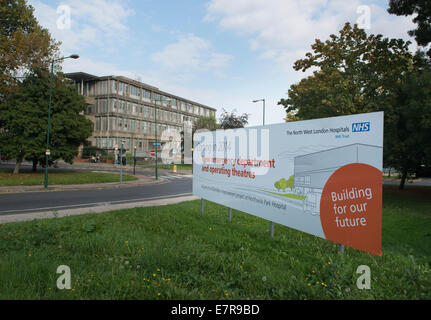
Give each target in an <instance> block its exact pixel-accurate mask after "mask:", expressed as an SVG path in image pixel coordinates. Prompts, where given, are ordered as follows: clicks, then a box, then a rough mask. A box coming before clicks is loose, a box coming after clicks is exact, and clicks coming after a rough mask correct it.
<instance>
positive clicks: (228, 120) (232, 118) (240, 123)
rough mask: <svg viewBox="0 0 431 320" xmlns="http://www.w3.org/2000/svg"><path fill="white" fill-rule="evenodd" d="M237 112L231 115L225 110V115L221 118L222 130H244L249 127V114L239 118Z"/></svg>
mask: <svg viewBox="0 0 431 320" xmlns="http://www.w3.org/2000/svg"><path fill="white" fill-rule="evenodd" d="M235 111H236V110H234V111H232V112H231V113H229V112H227V111H226V110H225V109H223V113H222V114H221V116H220V127H221V128H222V129H236V128H244V127H245V126H246V125H247V123H248V114H247V113H243V114H242V115H239V116H237V115H236V114H235Z"/></svg>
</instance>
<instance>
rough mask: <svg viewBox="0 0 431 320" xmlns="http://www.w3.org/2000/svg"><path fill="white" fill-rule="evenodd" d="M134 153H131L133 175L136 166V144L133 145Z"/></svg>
mask: <svg viewBox="0 0 431 320" xmlns="http://www.w3.org/2000/svg"><path fill="white" fill-rule="evenodd" d="M133 149H134V154H133V175H135V168H136V146H134V147H133Z"/></svg>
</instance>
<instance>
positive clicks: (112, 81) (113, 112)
mask: <svg viewBox="0 0 431 320" xmlns="http://www.w3.org/2000/svg"><path fill="white" fill-rule="evenodd" d="M66 77H67V78H69V79H71V80H73V81H74V82H75V85H76V87H77V90H78V91H79V92H80V93H81V94H82V95H83V96H85V97H86V101H87V104H88V109H87V113H86V116H87V118H89V119H91V120H92V121H93V123H94V130H93V134H92V136H91V137H90V138H89V139H88V140H89V141H90V142H91V144H92V145H93V146H96V147H98V148H103V149H114V148H116V147H118V148H119V147H120V144H121V141H122V140H124V141H125V149H126V150H128V151H130V150H134V147H136V152H137V153H138V154H140V155H141V156H142V155H143V156H149V151H150V150H153V149H154V148H155V147H154V146H153V142H154V141H155V134H156V132H155V130H157V140H161V137H162V133H163V132H164V131H165V130H166V129H171V130H177V132H181V131H183V129H184V125H185V124H186V123H189V124H190V123H194V122H195V121H196V120H197V119H198V118H199V116H207V117H209V116H211V117H214V118H215V116H216V109H214V108H211V107H208V106H206V105H202V104H200V103H197V102H194V101H191V100H188V99H185V98H181V97H178V96H175V95H173V94H170V93H166V92H163V91H161V90H159V89H158V88H156V87H153V86H150V85H148V84H145V83H142V82H140V81H136V80H132V79H129V78H126V77H122V76H103V77H98V76H94V75H91V74H87V73H84V72H76V73H68V74H66ZM155 112H157V115H156V114H155ZM156 128H157V129H156ZM165 132H166V131H165ZM163 136H164V137H165V138H164V139H166V135H163ZM162 141H163V139H162Z"/></svg>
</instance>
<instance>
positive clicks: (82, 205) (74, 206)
mask: <svg viewBox="0 0 431 320" xmlns="http://www.w3.org/2000/svg"><path fill="white" fill-rule="evenodd" d="M190 195H193V194H192V193H180V194H173V195H169V196H162V197H152V198H138V199H128V200H116V201H110V202H106V201H104V202H93V203H82V204H72V205H68V206H57V207H46V208H35V209H23V210H6V211H0V214H2V213H4V214H10V213H17V212H18V213H24V212H31V211H44V210H55V209H70V208H79V207H95V206H98V205H99V206H103V205H105V206H106V205H111V204H117V203H127V202H135V201H149V200H161V199H169V198H175V197H181V196H190Z"/></svg>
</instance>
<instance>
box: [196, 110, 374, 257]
mask: <svg viewBox="0 0 431 320" xmlns="http://www.w3.org/2000/svg"><path fill="white" fill-rule="evenodd" d="M193 141H194V146H193V147H194V154H193V194H194V195H197V196H199V197H201V198H204V199H207V200H210V201H214V202H216V203H219V204H222V205H225V206H227V207H230V208H233V209H237V210H241V211H244V212H246V213H249V214H253V215H255V216H259V217H262V218H264V219H267V220H270V221H273V222H276V223H279V224H282V225H286V226H289V227H291V228H294V229H297V230H300V231H303V232H307V233H309V234H312V235H315V236H318V237H321V238H324V239H328V240H331V241H334V242H336V243H339V244H342V245H346V246H349V247H352V248H356V249H359V250H362V251H366V252H369V253H372V254H376V255H381V254H382V251H381V221H382V218H381V217H382V167H383V112H373V113H366V114H357V115H351V116H340V117H332V118H323V119H316V120H307V121H297V122H289V123H282V124H274V125H268V126H259V127H248V128H242V129H235V130H217V131H213V132H197V133H195V135H194V140H193Z"/></svg>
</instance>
